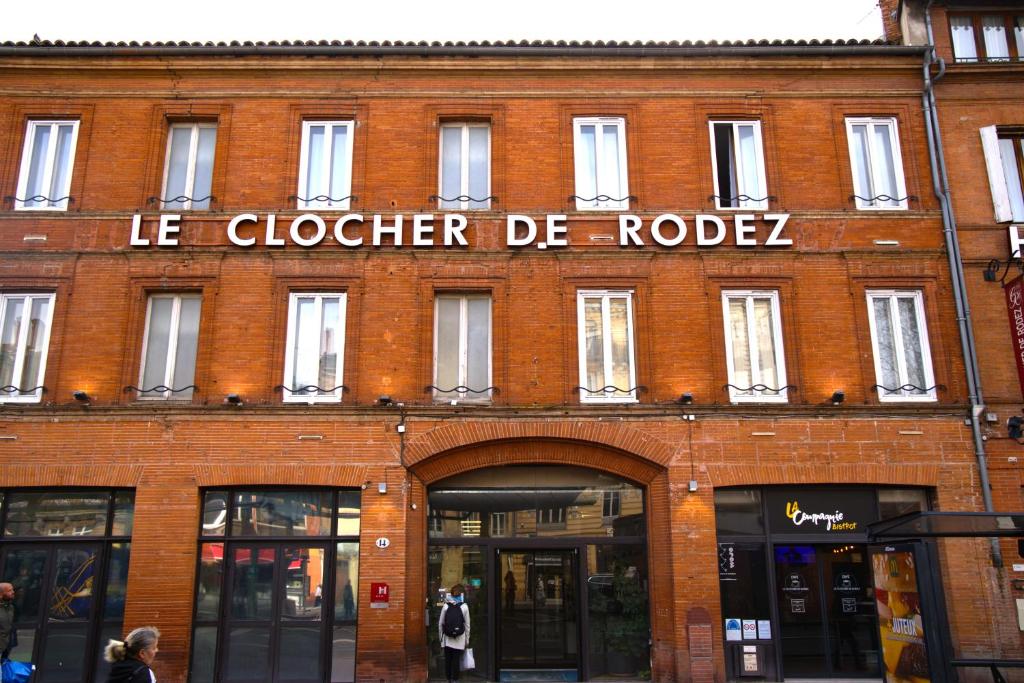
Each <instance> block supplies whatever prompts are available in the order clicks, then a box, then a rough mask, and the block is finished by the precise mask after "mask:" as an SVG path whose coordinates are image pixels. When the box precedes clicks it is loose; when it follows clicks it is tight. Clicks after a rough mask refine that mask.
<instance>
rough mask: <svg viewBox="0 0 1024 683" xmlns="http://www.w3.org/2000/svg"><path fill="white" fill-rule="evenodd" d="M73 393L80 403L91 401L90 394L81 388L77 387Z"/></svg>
mask: <svg viewBox="0 0 1024 683" xmlns="http://www.w3.org/2000/svg"><path fill="white" fill-rule="evenodd" d="M71 395H72V396H74V398H75V400H76V401H78V402H80V403H88V402H89V394H87V393H85V392H84V391H82V390H81V389H75V390H74V391H72V392H71Z"/></svg>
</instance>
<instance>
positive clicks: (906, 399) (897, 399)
mask: <svg viewBox="0 0 1024 683" xmlns="http://www.w3.org/2000/svg"><path fill="white" fill-rule="evenodd" d="M938 400H939V398H938V397H937V396H931V395H926V396H879V397H878V401H879V402H880V403H937V402H938Z"/></svg>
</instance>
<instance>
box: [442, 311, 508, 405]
mask: <svg viewBox="0 0 1024 683" xmlns="http://www.w3.org/2000/svg"><path fill="white" fill-rule="evenodd" d="M442 299H458V301H459V368H458V375H459V377H458V384H457V385H456V386H464V387H469V388H470V389H482V388H483V387H470V386H469V384H468V382H469V301H470V299H486V300H487V386H488V387H489V386H491V383H492V378H493V377H494V300H493V299H492V297H491V295H490V294H482V293H481V294H454V293H452V294H449V293H439V294H437V295H436V296H435V297H434V382H433V384H434V386H435V387H436V386H439V385H438V383H437V381H438V380H437V370H438V367H437V361H438V349H437V340H438V337H439V335H438V331H439V330H438V327H439V326H440V324H441V316H440V314H439V313H438V308H439V306H440V302H441V300H442ZM442 388H447V387H442ZM491 398H492V397H491V390H490V389H488V390H487V391H486V392H484V393H482V394H481V393H470V392H465V391H460V392H459V395H458V398H457V399H453V398H452V397H451V396H444V395H442V394H441V393H440V392H439V391H438V390H437V389H434V400H435V401H441V402H448V401H452V400H458V401H460V402H467V403H487V402H489V401H490V400H491Z"/></svg>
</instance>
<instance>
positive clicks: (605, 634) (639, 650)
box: [586, 544, 651, 678]
mask: <svg viewBox="0 0 1024 683" xmlns="http://www.w3.org/2000/svg"><path fill="white" fill-rule="evenodd" d="M586 590H587V604H588V615H587V628H588V629H589V631H590V648H589V649H590V651H589V653H588V654H587V656H588V658H589V660H590V675H591V677H594V678H596V677H600V676H605V675H607V676H615V677H621V676H628V677H630V678H634V677H643V678H646V677H648V676H647V675H648V674H649V673H650V672H649V667H650V645H649V643H650V637H651V624H650V619H649V617H648V604H647V603H648V600H647V594H648V593H647V591H648V579H647V557H646V553H645V548H644V546H642V545H633V544H629V545H589V546H587V586H586Z"/></svg>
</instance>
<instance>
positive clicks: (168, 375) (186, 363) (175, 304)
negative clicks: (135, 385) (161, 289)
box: [139, 294, 203, 400]
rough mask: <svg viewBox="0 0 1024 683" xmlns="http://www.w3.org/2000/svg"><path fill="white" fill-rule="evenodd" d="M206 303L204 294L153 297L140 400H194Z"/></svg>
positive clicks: (148, 311) (148, 309) (151, 298)
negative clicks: (201, 315)
mask: <svg viewBox="0 0 1024 683" xmlns="http://www.w3.org/2000/svg"><path fill="white" fill-rule="evenodd" d="M202 304H203V299H202V296H201V295H200V294H152V295H150V297H149V302H148V306H147V309H146V332H145V336H144V340H143V344H142V368H141V369H140V372H139V398H144V399H152V398H157V399H171V400H191V399H192V394H193V392H194V390H195V386H193V382H194V381H195V375H196V355H197V351H198V349H199V311H200V309H201V308H202Z"/></svg>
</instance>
